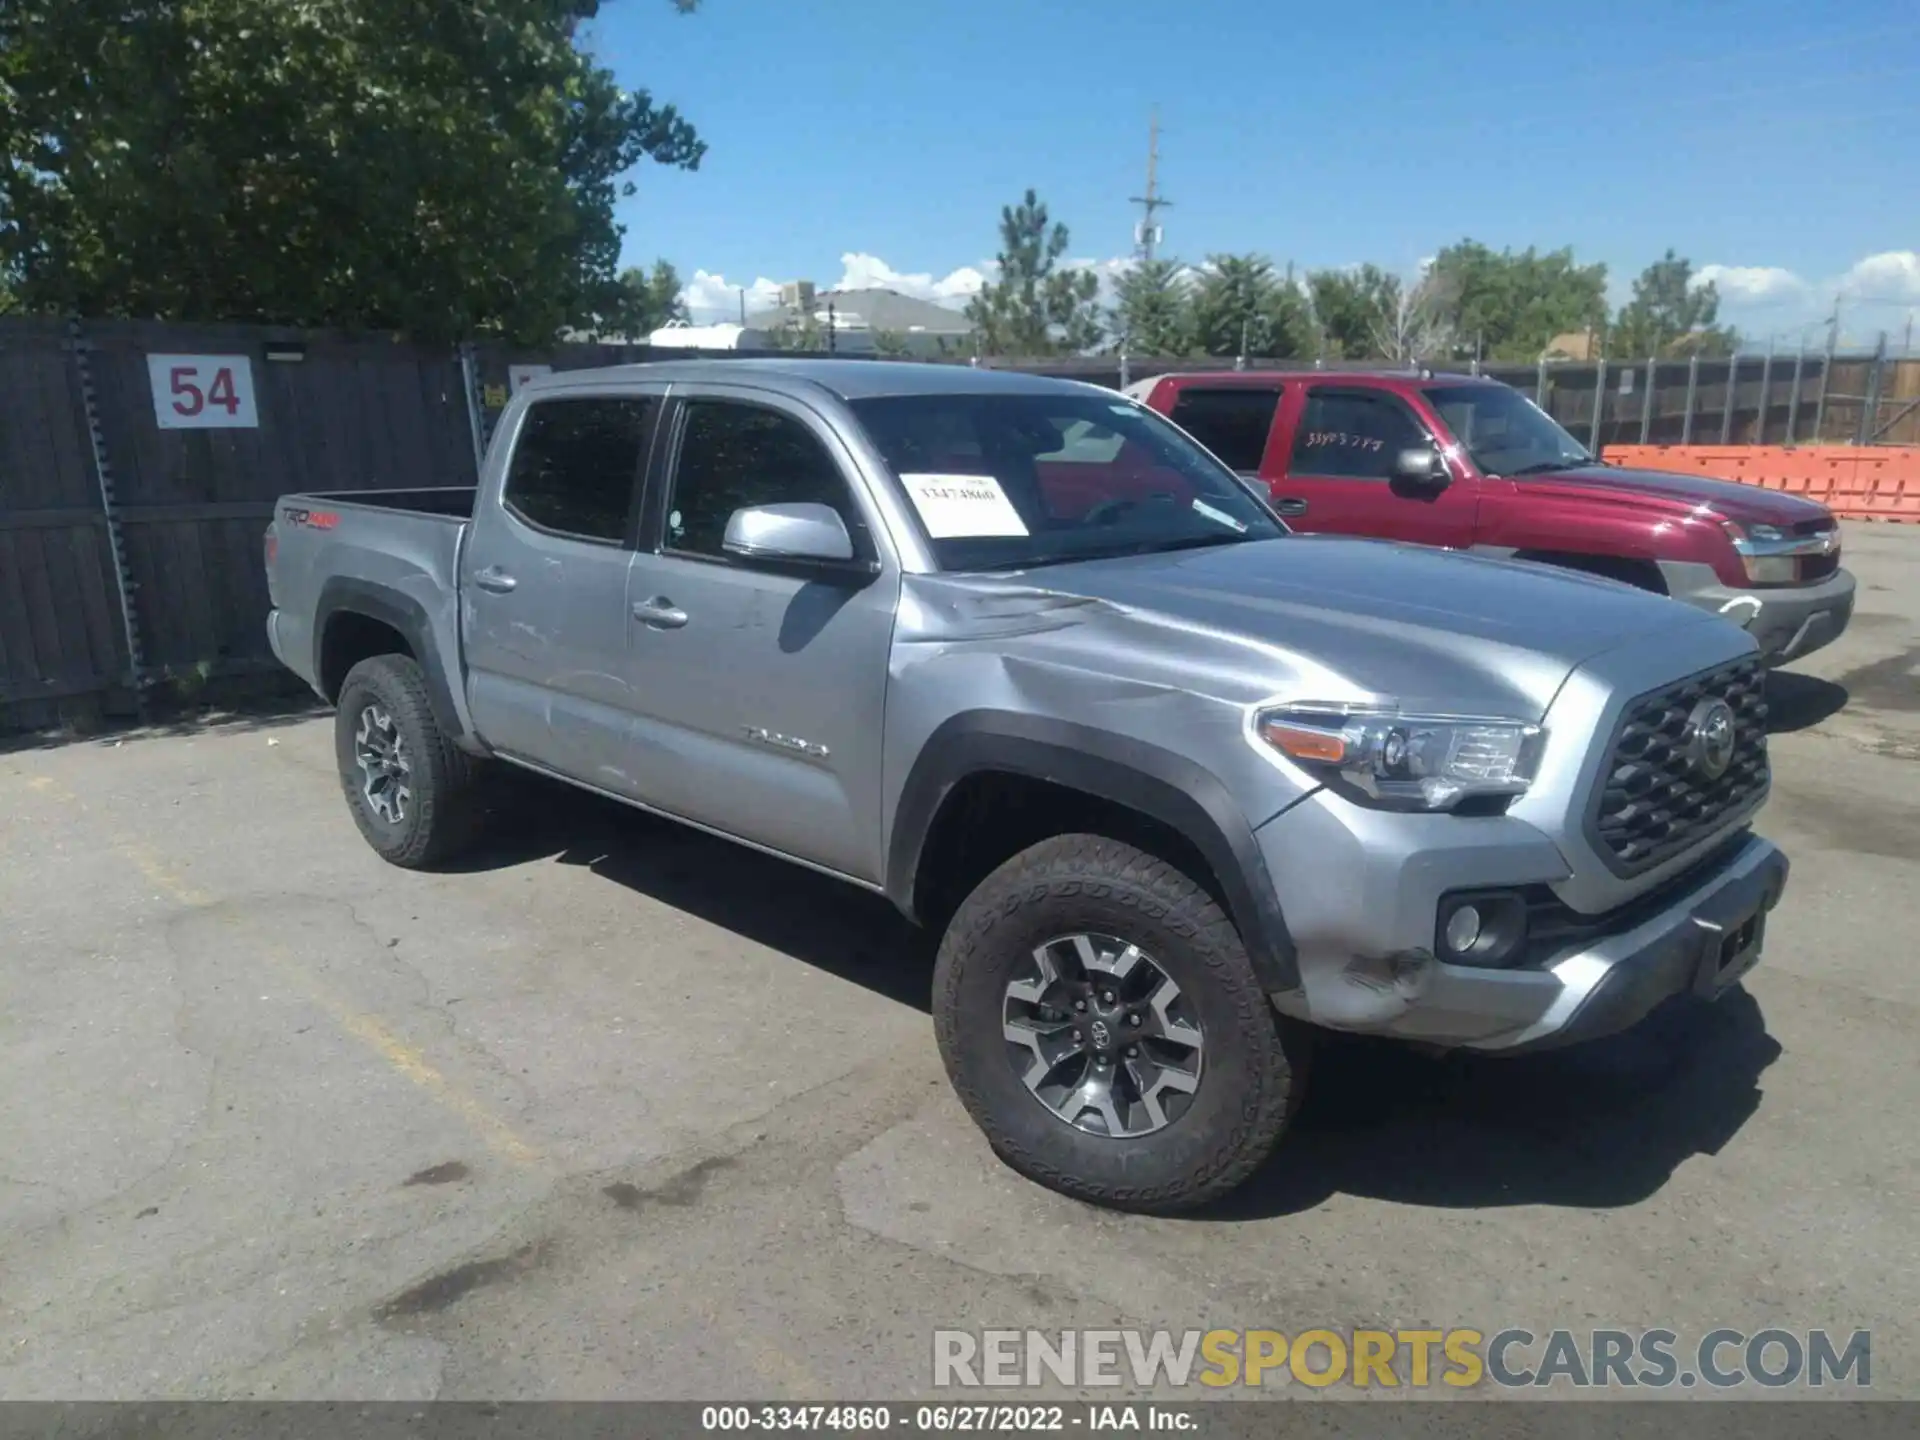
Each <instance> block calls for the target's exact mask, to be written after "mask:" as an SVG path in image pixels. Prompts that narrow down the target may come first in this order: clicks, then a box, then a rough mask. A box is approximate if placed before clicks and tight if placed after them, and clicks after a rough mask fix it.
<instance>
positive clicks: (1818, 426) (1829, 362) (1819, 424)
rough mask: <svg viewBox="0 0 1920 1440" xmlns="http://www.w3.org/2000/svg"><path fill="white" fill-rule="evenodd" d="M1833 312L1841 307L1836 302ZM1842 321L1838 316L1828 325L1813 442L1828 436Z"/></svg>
mask: <svg viewBox="0 0 1920 1440" xmlns="http://www.w3.org/2000/svg"><path fill="white" fill-rule="evenodd" d="M1833 313H1834V315H1835V316H1836V317H1837V316H1838V315H1839V313H1840V307H1839V305H1838V304H1836V305H1835V306H1834V308H1833ZM1839 331H1840V322H1839V320H1838V319H1837V318H1836V319H1835V320H1834V322H1833V323H1832V324H1831V325H1829V326H1828V327H1827V358H1826V360H1825V361H1824V362H1822V364H1821V366H1820V398H1819V400H1817V401H1816V402H1814V407H1813V443H1814V444H1816V445H1818V444H1819V443H1820V442H1821V441H1823V440H1825V439H1826V438H1827V392H1828V391H1829V390H1831V389H1832V388H1833V352H1834V349H1835V348H1836V347H1837V346H1838V345H1839V343H1840V336H1839Z"/></svg>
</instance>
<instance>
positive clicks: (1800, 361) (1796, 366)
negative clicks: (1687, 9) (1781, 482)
mask: <svg viewBox="0 0 1920 1440" xmlns="http://www.w3.org/2000/svg"><path fill="white" fill-rule="evenodd" d="M1806 366H1807V332H1806V331H1804V330H1802V331H1801V332H1800V348H1799V349H1797V350H1795V351H1794V352H1793V388H1792V389H1791V390H1789V391H1788V392H1787V444H1789V445H1796V444H1798V443H1799V441H1800V375H1801V372H1802V371H1804V370H1805V369H1806Z"/></svg>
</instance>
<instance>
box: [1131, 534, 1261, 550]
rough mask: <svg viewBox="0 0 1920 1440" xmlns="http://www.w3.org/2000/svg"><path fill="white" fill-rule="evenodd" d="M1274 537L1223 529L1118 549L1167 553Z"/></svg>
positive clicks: (1145, 541) (1144, 542) (1143, 542)
mask: <svg viewBox="0 0 1920 1440" xmlns="http://www.w3.org/2000/svg"><path fill="white" fill-rule="evenodd" d="M1268 538H1273V537H1268V536H1261V535H1236V534H1231V533H1229V532H1226V531H1222V532H1221V533H1220V534H1218V535H1186V536H1182V537H1181V538H1180V539H1178V540H1143V541H1142V542H1141V543H1140V544H1138V545H1135V546H1133V547H1132V548H1131V549H1128V550H1122V551H1118V552H1116V553H1118V554H1122V555H1165V554H1167V553H1169V552H1171V551H1174V550H1198V549H1201V548H1202V547H1204V546H1208V545H1238V544H1240V543H1242V542H1243V541H1247V540H1261V539H1268Z"/></svg>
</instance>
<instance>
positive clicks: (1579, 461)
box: [1506, 455, 1594, 480]
mask: <svg viewBox="0 0 1920 1440" xmlns="http://www.w3.org/2000/svg"><path fill="white" fill-rule="evenodd" d="M1593 463H1594V461H1593V457H1592V456H1591V455H1563V456H1561V457H1560V458H1559V459H1558V460H1539V461H1536V462H1534V463H1533V464H1531V465H1522V466H1521V467H1520V468H1519V469H1518V470H1509V471H1507V472H1506V475H1507V478H1508V479H1509V480H1511V479H1512V478H1513V477H1514V476H1516V475H1545V474H1546V473H1547V472H1548V471H1550V470H1574V469H1577V468H1579V467H1580V466H1582V465H1591V464H1593Z"/></svg>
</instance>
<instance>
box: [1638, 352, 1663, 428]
mask: <svg viewBox="0 0 1920 1440" xmlns="http://www.w3.org/2000/svg"><path fill="white" fill-rule="evenodd" d="M1659 365H1660V357H1659V356H1658V355H1649V356H1648V357H1647V385H1646V388H1645V389H1644V390H1642V391H1641V392H1640V443H1641V444H1642V445H1645V444H1646V443H1648V442H1649V441H1650V440H1652V439H1653V382H1654V379H1655V377H1656V376H1657V375H1658V374H1659Z"/></svg>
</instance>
